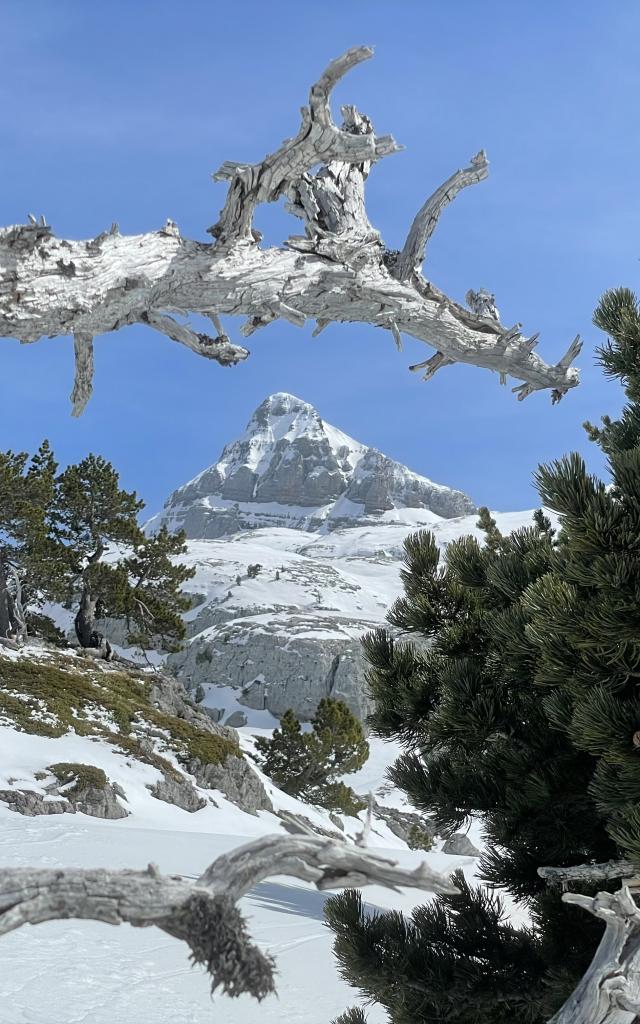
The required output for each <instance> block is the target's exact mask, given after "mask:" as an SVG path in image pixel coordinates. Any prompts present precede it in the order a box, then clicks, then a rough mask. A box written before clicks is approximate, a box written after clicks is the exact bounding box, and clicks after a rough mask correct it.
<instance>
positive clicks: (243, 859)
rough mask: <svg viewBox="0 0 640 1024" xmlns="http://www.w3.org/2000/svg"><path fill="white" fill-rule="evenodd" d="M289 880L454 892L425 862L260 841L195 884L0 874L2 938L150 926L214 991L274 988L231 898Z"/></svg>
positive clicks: (140, 877)
mask: <svg viewBox="0 0 640 1024" xmlns="http://www.w3.org/2000/svg"><path fill="white" fill-rule="evenodd" d="M274 875H289V876H291V877H292V878H300V879H303V880H304V881H306V882H311V883H312V884H313V885H315V886H316V888H317V889H320V890H324V889H340V888H343V887H349V886H364V885H371V884H377V885H383V886H386V887H387V888H391V889H395V888H397V887H398V886H407V887H413V888H417V889H423V890H426V891H430V892H436V893H455V892H457V890H456V888H455V886H453V885H452V883H451V882H449V881H448V880H447V879H446V878H444V877H443V876H441V875H439V874H438V873H437V872H435V871H432V870H431V869H430V868H429V866H428V865H427V864H426V863H423V864H421V865H420V867H418V868H416V870H415V871H406V870H404V869H402V868H399V867H397V866H396V864H395V862H394V861H390V860H385V859H383V858H381V857H377V856H375V855H374V854H372V853H370V852H368V851H366V850H364V849H362V848H360V847H357V846H351V845H349V844H348V843H345V842H339V841H338V842H336V841H334V840H331V839H325V838H318V837H316V836H308V835H301V836H298V835H296V836H291V835H288V836H267V837H265V838H262V839H257V840H255V842H252V843H248V844H247V845H245V846H241V847H240V848H239V849H237V850H234V851H233V852H231V853H228V854H224V855H223V856H221V857H218V859H217V860H215V861H214V862H213V863H212V864H211V865H210V866H209V867H208V868H207V869H206V871H205V872H204V873H203V874H202V875H201V876H200V878H197V879H195V880H193V881H192V880H189V879H186V878H185V877H184V876H176V875H161V874H160V872H159V871H158V869H157V868H156V867H154V866H153V865H149V868H148V869H147V871H107V870H104V869H100V870H95V871H93V870H77V869H69V870H49V869H40V868H34V869H31V868H7V869H2V870H0V935H4V934H6V933H8V932H10V931H13V930H14V929H16V928H20V927H21V926H22V925H25V924H31V925H33V924H41V923H42V922H44V921H56V920H61V919H67V918H76V919H81V920H91V921H103V922H104V923H106V924H113V925H119V924H125V923H126V924H130V925H133V926H134V927H135V928H148V927H151V926H155V927H157V928H160V929H162V931H164V932H167V934H169V935H173V936H174V937H176V938H179V939H182V940H183V941H184V942H186V944H187V946H188V947H189V949H190V950H191V959H192V961H193V962H194V963H199V964H203V965H204V966H205V967H206V969H207V971H208V972H209V974H210V976H211V985H212V991H214V990H215V989H216V988H218V987H221V988H222V990H223V991H224V992H226V993H227V994H228V995H231V996H237V995H240V994H242V993H243V992H248V993H250V994H251V995H253V996H255V997H256V998H257V999H261V998H262V997H263V996H265V995H268V994H269V993H270V992H273V991H274V979H273V966H274V965H273V962H272V960H271V958H270V957H268V956H265V955H264V954H263V953H262V952H261V951H260V950H259V949H258V948H257V947H256V946H254V945H253V944H252V943H251V940H250V937H249V934H248V931H247V928H246V924H245V922H244V920H243V918H242V916H241V914H240V912H239V910H238V908H237V907H236V901H237V900H239V899H240V897H241V896H243V895H244V894H245V893H247V892H249V890H250V889H252V888H253V887H254V886H255V885H257V883H258V882H260V881H262V880H263V879H265V878H270V877H273V876H274Z"/></svg>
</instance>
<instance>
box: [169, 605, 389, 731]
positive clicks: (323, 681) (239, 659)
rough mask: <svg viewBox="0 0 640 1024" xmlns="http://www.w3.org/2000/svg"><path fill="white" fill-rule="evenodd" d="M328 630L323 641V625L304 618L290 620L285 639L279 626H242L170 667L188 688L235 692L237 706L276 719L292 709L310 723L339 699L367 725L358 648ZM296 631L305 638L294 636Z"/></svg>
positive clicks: (205, 641)
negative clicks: (327, 700)
mask: <svg viewBox="0 0 640 1024" xmlns="http://www.w3.org/2000/svg"><path fill="white" fill-rule="evenodd" d="M329 628H332V629H333V632H334V633H335V624H334V623H331V627H330V626H329V624H327V627H326V631H325V635H324V636H322V624H321V622H318V621H315V622H313V623H310V622H309V620H308V619H305V618H304V617H303V616H291V617H290V618H289V619H288V620H287V632H286V633H285V632H284V631H283V630H282V627H281V626H279V625H278V623H274V624H273V625H271V624H270V623H269V622H265V621H261V622H259V623H258V624H257V625H254V624H253V623H250V622H247V623H243V622H242V621H240V622H236V623H234V624H233V626H232V627H230V628H228V629H226V630H223V631H218V632H216V633H215V634H214V635H213V636H211V637H210V638H209V637H204V636H203V637H202V638H201V639H199V640H198V642H197V643H193V644H190V645H189V646H188V647H187V648H186V649H185V650H183V651H181V652H180V653H178V654H175V655H172V657H171V659H170V661H171V664H172V667H173V670H174V671H175V672H176V673H177V675H178V676H179V678H180V679H181V680H182V681H183V682H184V683H185V685H187V686H189V687H195V686H197V685H198V684H199V683H202V684H207V683H215V684H217V685H218V686H229V687H234V688H236V689H237V690H238V701H239V703H241V704H244V705H245V707H247V708H253V709H254V710H265V709H266V710H267V711H270V712H271V714H272V715H275V716H276V717H280V716H281V715H282V714H284V712H285V711H286V710H287V709H288V708H293V710H294V711H295V713H296V714H297V715H298V716H299V718H301V719H302V720H308V719H310V718H311V717H312V716H313V714H314V713H315V710H316V708H317V706H318V703H319V701H320V700H322V698H323V697H335V698H337V699H340V700H344V702H345V703H346V704H347V705H348V706H349V707H350V708H351V710H352V711H353V712H354V714H355V715H357V716H358V718H360V719H363V718H364V717H365V716H366V715H367V714H368V712H369V710H370V705H369V701H368V698H367V696H366V692H365V664H364V661H363V658H362V654H361V650H360V643H359V641H358V640H353V639H350V638H348V637H345V638H344V639H340V638H339V637H335V636H334V637H331V635H330V633H329ZM364 629H365V625H364V624H363V626H362V631H363V632H364ZM296 631H299V632H300V633H301V634H306V635H301V636H296ZM309 634H311V635H309ZM326 634H329V635H326Z"/></svg>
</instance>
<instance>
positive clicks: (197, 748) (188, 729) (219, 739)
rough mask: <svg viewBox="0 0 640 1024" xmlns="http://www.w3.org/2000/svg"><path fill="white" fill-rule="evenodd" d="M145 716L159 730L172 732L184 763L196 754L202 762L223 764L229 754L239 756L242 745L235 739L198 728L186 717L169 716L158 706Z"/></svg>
mask: <svg viewBox="0 0 640 1024" xmlns="http://www.w3.org/2000/svg"><path fill="white" fill-rule="evenodd" d="M145 717H146V718H147V720H148V721H149V722H152V723H153V724H154V725H155V726H157V728H158V729H162V730H163V731H165V732H168V733H169V735H170V737H171V743H170V746H171V747H172V748H173V749H174V750H175V752H176V756H177V758H178V760H179V761H180V763H181V764H187V763H188V762H189V761H191V760H192V759H193V758H194V757H197V758H198V760H199V761H202V763H203V764H222V763H223V762H224V761H226V759H227V758H228V757H230V756H232V757H240V748H239V746H238V744H237V743H235V742H234V741H233V740H229V739H227V738H226V737H225V736H218V735H216V733H213V732H206V731H205V730H204V729H198V727H197V726H195V725H192V724H191V722H187V721H185V719H184V718H176V717H175V715H167V714H165V713H164V712H162V711H158V709H157V708H152V709H150V710H149V711H148V712H146V713H145Z"/></svg>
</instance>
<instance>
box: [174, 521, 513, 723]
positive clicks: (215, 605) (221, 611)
mask: <svg viewBox="0 0 640 1024" xmlns="http://www.w3.org/2000/svg"><path fill="white" fill-rule="evenodd" d="M494 515H495V518H496V520H497V523H498V526H499V527H500V529H501V530H503V531H504V532H507V533H508V532H510V531H511V530H513V529H516V528H518V527H520V526H525V525H528V524H529V523H530V522H531V516H532V513H531V512H511V513H494ZM476 520H477V516H476V515H469V516H462V517H460V518H456V519H441V518H439V517H438V516H436V515H434V513H433V512H430V511H428V510H426V509H413V508H412V509H401V510H398V509H394V510H392V511H388V512H383V513H380V515H379V517H378V520H377V522H376V524H375V525H371V526H351V527H348V528H344V527H343V528H340V529H335V530H332V531H331V532H329V533H325V532H301V531H299V530H292V529H283V528H270V529H256V530H247V531H244V532H240V533H236V534H234V535H231V536H227V537H225V538H221V539H219V540H193V541H190V542H189V545H188V553H187V555H186V556H185V561H187V562H188V563H189V564H190V565H192V566H193V567H194V568H195V570H196V574H195V576H194V578H193V579H192V580H190V581H189V583H188V584H187V586H188V588H189V590H190V591H192V592H193V593H194V595H196V596H195V600H196V601H197V605H196V607H194V608H193V609H192V611H190V612H189V613H188V614H187V616H186V618H187V624H188V635H189V640H188V644H187V646H186V648H185V650H183V651H182V652H180V653H179V654H176V655H172V656H171V658H170V659H169V662H170V664H171V665H172V666H173V668H174V670H175V671H176V672H177V673H178V676H179V678H180V679H181V680H182V681H183V682H184V683H185V684H187V685H189V686H196V685H198V684H202V685H203V686H205V688H206V689H207V703H209V704H210V705H211V706H212V707H215V708H219V709H220V710H221V713H222V717H223V719H224V717H225V716H226V715H229V714H231V713H234V712H237V711H238V710H239V708H241V707H245V708H252V709H255V710H264V711H265V712H266V713H267V714H269V713H270V714H271V715H276V716H279V715H281V714H282V713H283V712H284V711H286V709H287V708H293V709H294V710H295V711H296V713H297V714H298V715H299V716H300V717H302V718H310V717H311V715H313V713H314V711H315V709H316V707H317V704H318V701H319V700H320V699H321V698H322V697H326V696H333V697H340V698H341V699H343V700H346V702H347V703H348V704H349V705H350V707H351V708H352V709H353V710H354V711H355V712H356V713H357V714H358V715H360V716H361V717H364V715H365V714H366V713H367V710H368V703H367V697H366V687H365V678H364V676H365V666H364V664H363V661H362V657H361V653H360V637H361V636H362V634H363V633H365V632H367V631H368V630H370V629H375V628H376V627H378V626H380V625H383V624H384V622H385V619H386V615H387V612H388V610H389V608H390V606H391V605H392V603H393V601H394V600H395V599H396V598H397V597H399V596H400V594H401V592H402V585H401V581H400V568H401V563H402V557H403V543H404V540H405V538H406V537H407V536H408V535H409V534H411V533H412V532H414V531H415V530H416V529H420V528H422V529H429V530H432V531H433V533H434V534H435V537H436V540H437V541H438V543H439V544H440V546H441V548H442V549H443V550H444V549H446V547H447V545H448V544H449V543H450V542H451V541H452V540H454V539H455V538H456V537H462V536H465V535H466V534H473V535H475V536H477V537H478V538H480V537H481V532H480V530H478V528H477V526H476ZM251 565H254V566H255V565H259V566H260V567H261V568H260V571H259V573H258V575H257V576H249V575H248V569H249V566H251ZM216 688H219V689H217V690H216ZM234 694H235V697H234V696H233V695H234ZM234 724H237V716H236V718H235V719H234Z"/></svg>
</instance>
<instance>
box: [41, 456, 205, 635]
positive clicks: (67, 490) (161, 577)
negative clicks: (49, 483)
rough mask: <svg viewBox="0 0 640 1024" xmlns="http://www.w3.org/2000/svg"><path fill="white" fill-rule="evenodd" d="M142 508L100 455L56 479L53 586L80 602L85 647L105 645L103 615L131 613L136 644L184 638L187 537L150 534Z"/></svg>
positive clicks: (56, 593)
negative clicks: (180, 559)
mask: <svg viewBox="0 0 640 1024" xmlns="http://www.w3.org/2000/svg"><path fill="white" fill-rule="evenodd" d="M143 508H144V502H143V501H141V500H140V499H139V498H138V497H137V495H136V494H135V492H128V491H125V490H123V489H122V488H121V487H120V482H119V477H118V474H117V472H116V470H115V469H114V467H113V466H112V465H111V463H109V462H107V461H106V459H104V458H102V457H101V456H98V455H88V456H87V457H86V458H85V459H83V460H82V461H81V462H79V463H77V464H75V465H71V466H68V467H67V469H66V470H65V471H64V472H63V473H62V474H60V475H59V476H58V477H57V478H56V480H55V489H54V495H53V501H52V505H51V508H50V511H49V514H48V519H49V522H50V524H51V531H52V534H53V536H54V537H55V539H56V542H57V544H58V547H57V549H56V558H55V561H54V562H53V564H52V565H51V572H50V574H49V579H48V581H47V584H48V591H49V596H50V597H51V598H52V599H57V600H64V599H70V600H71V602H72V603H73V602H74V601H76V602H77V605H78V606H77V611H76V616H75V629H76V635H77V638H78V641H79V643H80V645H81V646H83V647H97V646H100V645H101V642H102V634H101V633H100V632H99V630H98V628H97V620H98V619H100V618H104V617H106V616H111V617H120V618H124V619H125V620H126V622H127V625H128V628H129V642H130V643H131V644H137V645H138V646H140V647H142V648H144V649H148V648H150V647H161V648H164V649H165V650H176V649H177V646H178V645H179V643H180V641H181V640H182V638H183V637H184V624H183V621H182V618H181V613H182V612H184V611H186V610H187V609H188V608H189V603H190V602H189V598H188V597H187V596H186V595H185V594H183V593H182V592H181V589H180V588H181V586H182V584H183V583H184V582H185V580H187V579H190V578H191V577H192V576H193V575H194V570H193V569H189V568H187V567H186V566H185V565H183V564H181V563H180V562H178V561H176V557H177V556H179V555H181V554H184V553H185V551H186V544H185V534H184V533H176V534H171V533H169V532H168V530H167V529H166V527H162V528H161V529H160V530H159V531H158V533H157V534H156V535H155V536H153V537H147V536H145V534H144V533H143V531H142V529H141V528H140V526H139V523H138V515H139V513H140V512H141V510H142V509H143ZM60 552H62V554H60ZM107 555H108V558H107Z"/></svg>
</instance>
